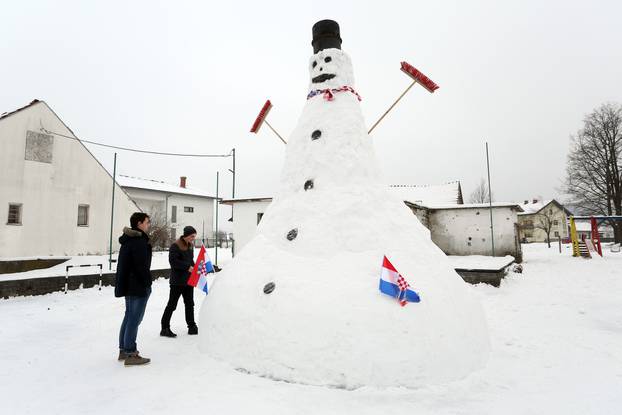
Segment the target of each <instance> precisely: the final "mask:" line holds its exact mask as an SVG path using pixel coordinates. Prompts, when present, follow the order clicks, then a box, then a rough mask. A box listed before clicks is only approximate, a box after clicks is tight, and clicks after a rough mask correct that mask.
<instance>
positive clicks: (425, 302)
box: [200, 49, 489, 388]
mask: <svg viewBox="0 0 622 415" xmlns="http://www.w3.org/2000/svg"><path fill="white" fill-rule="evenodd" d="M327 57H330V58H331V59H329V63H328V64H327V63H326V60H327V59H326V58H327ZM313 62H317V63H316V65H313ZM310 69H311V78H314V77H316V76H317V75H318V74H319V73H329V74H336V75H337V76H336V77H335V78H333V79H332V80H330V81H329V82H333V84H331V85H330V87H339V86H342V85H343V84H339V83H337V81H335V79H337V80H339V79H342V78H343V79H351V78H352V75H351V74H352V69H351V65H350V59H349V58H348V57H347V55H346V54H345V53H343V52H342V51H340V50H337V49H326V50H323V51H320V52H319V53H318V54H316V55H314V56H313V57H312V59H311V66H310ZM348 86H353V85H352V84H349V85H348ZM326 87H327V85H326V82H324V83H320V84H316V83H312V84H311V86H310V90H317V89H324V88H326ZM384 255H387V256H388V258H389V259H390V260H391V262H392V263H393V265H394V266H395V267H396V268H397V269H398V271H399V272H400V273H401V274H402V275H404V276H405V278H406V279H407V280H408V281H409V282H410V284H411V286H412V287H413V288H414V289H415V291H417V292H418V293H419V294H420V296H421V298H422V300H421V303H417V304H409V305H407V306H406V307H404V308H402V307H400V306H399V305H398V303H397V301H396V300H395V299H393V298H391V297H388V296H386V295H383V294H381V293H380V292H379V291H378V282H379V275H380V266H381V262H382V258H383V256H384ZM271 282H273V283H274V284H275V289H274V291H273V292H271V293H268V294H265V293H264V287H265V286H266V284H268V283H271ZM471 290H472V288H471V287H469V286H467V285H466V284H465V283H464V282H463V281H462V279H461V278H460V277H459V276H458V275H457V274H456V273H455V272H454V270H453V269H452V267H451V265H450V263H449V262H448V260H447V258H446V257H445V255H444V254H443V253H442V252H441V251H440V249H438V248H437V247H436V246H435V245H434V244H433V243H432V241H431V239H430V235H429V232H428V230H427V229H426V228H425V227H424V226H423V225H421V224H420V223H419V222H418V221H417V219H416V217H415V216H414V215H413V214H412V213H411V212H410V210H409V209H408V208H407V207H406V206H405V205H404V204H403V202H402V201H401V200H399V198H397V197H396V196H395V195H393V194H392V193H391V192H390V191H389V189H388V188H387V186H386V184H384V183H383V182H382V181H381V180H380V174H379V170H378V167H377V164H376V160H375V154H374V150H373V146H372V142H371V139H370V137H369V136H368V135H367V129H366V127H365V123H364V120H363V117H362V114H361V110H360V105H359V103H358V100H357V97H356V95H354V94H353V93H351V92H338V93H335V94H334V99H333V100H330V101H329V100H326V99H325V98H324V97H323V96H322V95H316V96H315V97H313V98H311V99H309V100H308V101H307V104H306V106H305V108H304V110H303V114H302V116H301V118H300V120H299V123H298V126H297V127H296V129H295V130H294V132H293V133H292V136H291V137H290V140H289V142H288V146H287V155H286V160H285V165H284V168H283V173H282V178H281V187H280V192H279V194H278V195H277V197H275V199H274V200H273V202H272V204H271V205H270V208H269V209H268V210H267V211H266V213H265V215H264V217H263V219H262V222H261V225H260V226H259V228H258V231H257V234H256V236H255V238H254V239H253V240H251V242H249V243H248V245H246V246H245V248H244V250H243V251H241V253H240V254H239V255H238V256H236V258H235V259H234V260H233V261H232V262H231V263H230V264H229V266H228V267H227V268H226V269H225V270H224V271H223V272H222V273H221V274H220V275H219V276H218V277H217V278H216V281H215V283H214V285H213V286H212V287H211V290H210V294H209V295H208V296H207V297H206V299H205V301H204V303H203V306H202V309H201V318H200V324H201V330H200V333H201V349H202V351H204V352H206V353H208V354H209V355H211V356H214V357H217V358H219V359H222V360H225V361H227V362H229V363H230V364H231V365H233V366H234V367H236V368H240V369H243V370H245V371H249V372H252V373H256V374H260V375H262V376H267V377H271V378H274V379H283V380H287V381H292V382H299V383H306V384H316V385H330V386H337V387H344V388H356V387H359V386H363V385H379V386H422V385H426V384H430V383H436V382H441V381H446V380H451V379H456V378H460V377H463V376H465V375H467V374H468V373H470V372H472V371H473V370H475V369H478V368H481V367H482V366H483V365H484V364H485V362H486V359H487V356H488V353H489V340H488V333H487V327H486V323H485V318H484V315H483V311H482V309H481V306H480V304H479V303H478V302H477V300H476V299H475V298H474V297H473V295H472V292H471Z"/></svg>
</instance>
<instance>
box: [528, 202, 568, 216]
mask: <svg viewBox="0 0 622 415" xmlns="http://www.w3.org/2000/svg"><path fill="white" fill-rule="evenodd" d="M525 202H526V203H525ZM525 202H523V203H521V204H520V207H522V208H523V212H522V213H521V214H522V215H533V214H534V213H538V212H540V211H541V210H542V208H544V207H545V206H546V205H548V204H549V203H551V202H552V203H553V204H555V205H556V206H557V207H559V208H560V209H564V210H565V211H566V214H568V215H571V212H570V211H569V210H568V209H566V208H565V207H563V206H562V205H561V204H560V203H559V202H558V201H557V200H555V199H544V200H538V199H532V200H525Z"/></svg>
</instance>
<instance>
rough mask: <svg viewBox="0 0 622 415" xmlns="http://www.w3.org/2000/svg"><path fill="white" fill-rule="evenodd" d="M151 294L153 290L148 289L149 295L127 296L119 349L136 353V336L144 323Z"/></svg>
mask: <svg viewBox="0 0 622 415" xmlns="http://www.w3.org/2000/svg"><path fill="white" fill-rule="evenodd" d="M150 294H151V288H149V289H147V295H145V296H144V297H137V296H135V295H126V296H125V315H124V316H123V322H122V323H121V330H119V349H120V350H122V351H124V352H128V353H132V352H135V351H136V336H137V335H138V326H140V322H141V321H143V316H144V315H145V308H146V307H147V300H149V295H150Z"/></svg>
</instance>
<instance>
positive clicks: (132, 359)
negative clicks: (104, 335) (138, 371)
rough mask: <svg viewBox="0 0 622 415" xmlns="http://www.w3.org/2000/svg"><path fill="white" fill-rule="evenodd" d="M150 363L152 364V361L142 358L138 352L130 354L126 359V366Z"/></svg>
mask: <svg viewBox="0 0 622 415" xmlns="http://www.w3.org/2000/svg"><path fill="white" fill-rule="evenodd" d="M149 362H151V359H148V358H146V357H142V356H141V355H139V354H138V352H134V353H128V355H127V357H126V358H125V366H138V365H145V364H147V363H149Z"/></svg>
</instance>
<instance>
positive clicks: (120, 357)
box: [118, 350, 129, 361]
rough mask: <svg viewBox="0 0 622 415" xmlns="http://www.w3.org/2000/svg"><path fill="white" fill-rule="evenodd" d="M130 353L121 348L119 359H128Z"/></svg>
mask: <svg viewBox="0 0 622 415" xmlns="http://www.w3.org/2000/svg"><path fill="white" fill-rule="evenodd" d="M128 356H129V353H128V352H126V351H124V350H119V359H118V360H119V361H121V360H125V359H127V357H128Z"/></svg>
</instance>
